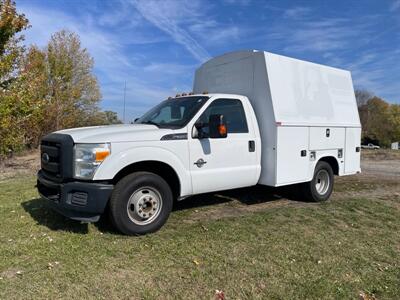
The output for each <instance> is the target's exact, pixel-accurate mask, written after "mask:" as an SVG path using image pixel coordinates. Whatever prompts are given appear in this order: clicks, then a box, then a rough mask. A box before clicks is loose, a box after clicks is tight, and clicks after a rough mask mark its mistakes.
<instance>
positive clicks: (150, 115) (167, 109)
mask: <svg viewBox="0 0 400 300" xmlns="http://www.w3.org/2000/svg"><path fill="white" fill-rule="evenodd" d="M208 98H209V97H205V96H192V97H180V98H173V99H169V100H165V101H163V102H161V103H160V104H158V105H157V106H156V107H154V108H152V109H151V110H149V111H148V112H147V113H145V114H144V115H143V116H142V117H141V118H139V119H137V120H136V121H135V124H152V125H156V126H158V127H164V128H180V127H183V126H185V125H186V124H187V123H188V122H189V121H190V120H191V119H192V118H193V116H194V115H195V114H196V113H197V112H198V111H199V109H200V108H201V107H202V106H203V105H204V103H206V101H207V100H208Z"/></svg>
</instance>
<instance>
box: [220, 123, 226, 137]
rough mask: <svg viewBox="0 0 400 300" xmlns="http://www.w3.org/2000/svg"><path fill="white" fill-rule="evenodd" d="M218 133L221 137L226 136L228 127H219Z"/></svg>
mask: <svg viewBox="0 0 400 300" xmlns="http://www.w3.org/2000/svg"><path fill="white" fill-rule="evenodd" d="M218 131H219V134H220V135H226V126H225V125H224V124H221V125H219V126H218Z"/></svg>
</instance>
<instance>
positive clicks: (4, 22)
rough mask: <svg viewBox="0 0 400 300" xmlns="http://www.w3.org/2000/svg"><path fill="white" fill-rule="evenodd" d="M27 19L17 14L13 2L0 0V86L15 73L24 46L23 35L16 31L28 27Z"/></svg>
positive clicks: (6, 83)
mask: <svg viewBox="0 0 400 300" xmlns="http://www.w3.org/2000/svg"><path fill="white" fill-rule="evenodd" d="M28 24H29V21H28V19H27V18H26V17H25V15H24V14H18V13H17V10H16V7H15V2H14V1H11V0H0V86H1V87H3V88H6V86H7V85H8V84H9V83H10V81H11V80H12V79H13V78H14V77H15V76H16V75H17V73H18V72H17V71H18V64H19V59H20V58H21V57H22V54H23V51H24V47H23V46H21V41H23V39H24V36H23V35H19V36H17V33H19V32H21V31H23V30H24V29H26V28H28V26H29V25H28Z"/></svg>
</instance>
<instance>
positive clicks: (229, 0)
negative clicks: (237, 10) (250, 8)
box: [223, 0, 251, 6]
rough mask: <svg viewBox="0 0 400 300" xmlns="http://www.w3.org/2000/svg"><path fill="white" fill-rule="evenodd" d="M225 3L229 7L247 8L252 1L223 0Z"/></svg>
mask: <svg viewBox="0 0 400 300" xmlns="http://www.w3.org/2000/svg"><path fill="white" fill-rule="evenodd" d="M223 2H225V3H226V4H229V5H241V6H247V5H249V4H250V3H251V0H223Z"/></svg>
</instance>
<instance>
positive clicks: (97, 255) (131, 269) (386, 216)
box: [0, 160, 400, 299]
mask: <svg viewBox="0 0 400 300" xmlns="http://www.w3.org/2000/svg"><path fill="white" fill-rule="evenodd" d="M393 163H396V164H399V161H398V160H393V161H392V163H391V165H393ZM399 175H400V174H398V173H396V172H395V173H393V174H389V175H388V176H387V177H385V176H381V175H379V174H378V175H374V173H373V172H372V171H371V172H370V173H366V174H363V175H359V176H353V177H350V178H339V179H338V180H337V185H336V188H335V192H334V194H333V197H332V200H330V201H328V202H326V203H319V204H314V203H303V202H296V201H292V200H288V199H287V198H285V197H284V196H281V194H283V195H285V191H281V190H272V189H267V188H262V187H255V188H249V189H242V190H238V191H233V192H227V193H221V194H218V195H203V196H198V197H193V198H191V199H188V200H185V201H183V202H181V203H179V204H178V205H177V207H176V209H175V211H174V212H173V213H172V215H171V217H170V219H169V221H168V222H167V224H166V225H165V226H164V228H163V229H162V230H160V231H159V232H157V233H155V234H152V235H147V236H143V237H125V236H122V235H119V234H118V233H116V232H114V231H113V230H112V228H110V227H109V226H108V223H107V221H104V220H103V221H101V222H100V223H97V224H90V225H88V224H80V223H78V222H75V221H70V220H67V219H65V218H63V217H61V216H59V215H58V214H56V213H55V212H53V211H51V210H49V209H48V208H47V206H46V202H45V201H44V200H41V199H39V198H38V195H37V193H36V191H35V188H34V187H33V186H34V184H35V179H34V177H33V176H32V175H21V176H17V177H14V178H6V179H3V180H1V181H0V257H1V259H0V299H12V298H49V299H54V298H68V299H82V298H107V299H110V298H111V299H117V298H122V299H126V298H129V299H154V298H158V299H214V294H215V290H222V291H224V294H225V297H226V299H265V298H267V299H306V298H307V299H308V298H310V299H321V298H324V299H332V298H336V299H348V298H350V299H354V298H356V299H357V298H359V297H360V294H362V295H363V297H364V298H365V299H373V298H374V297H376V298H377V299H399V297H400V186H399ZM378 179H379V180H378Z"/></svg>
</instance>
